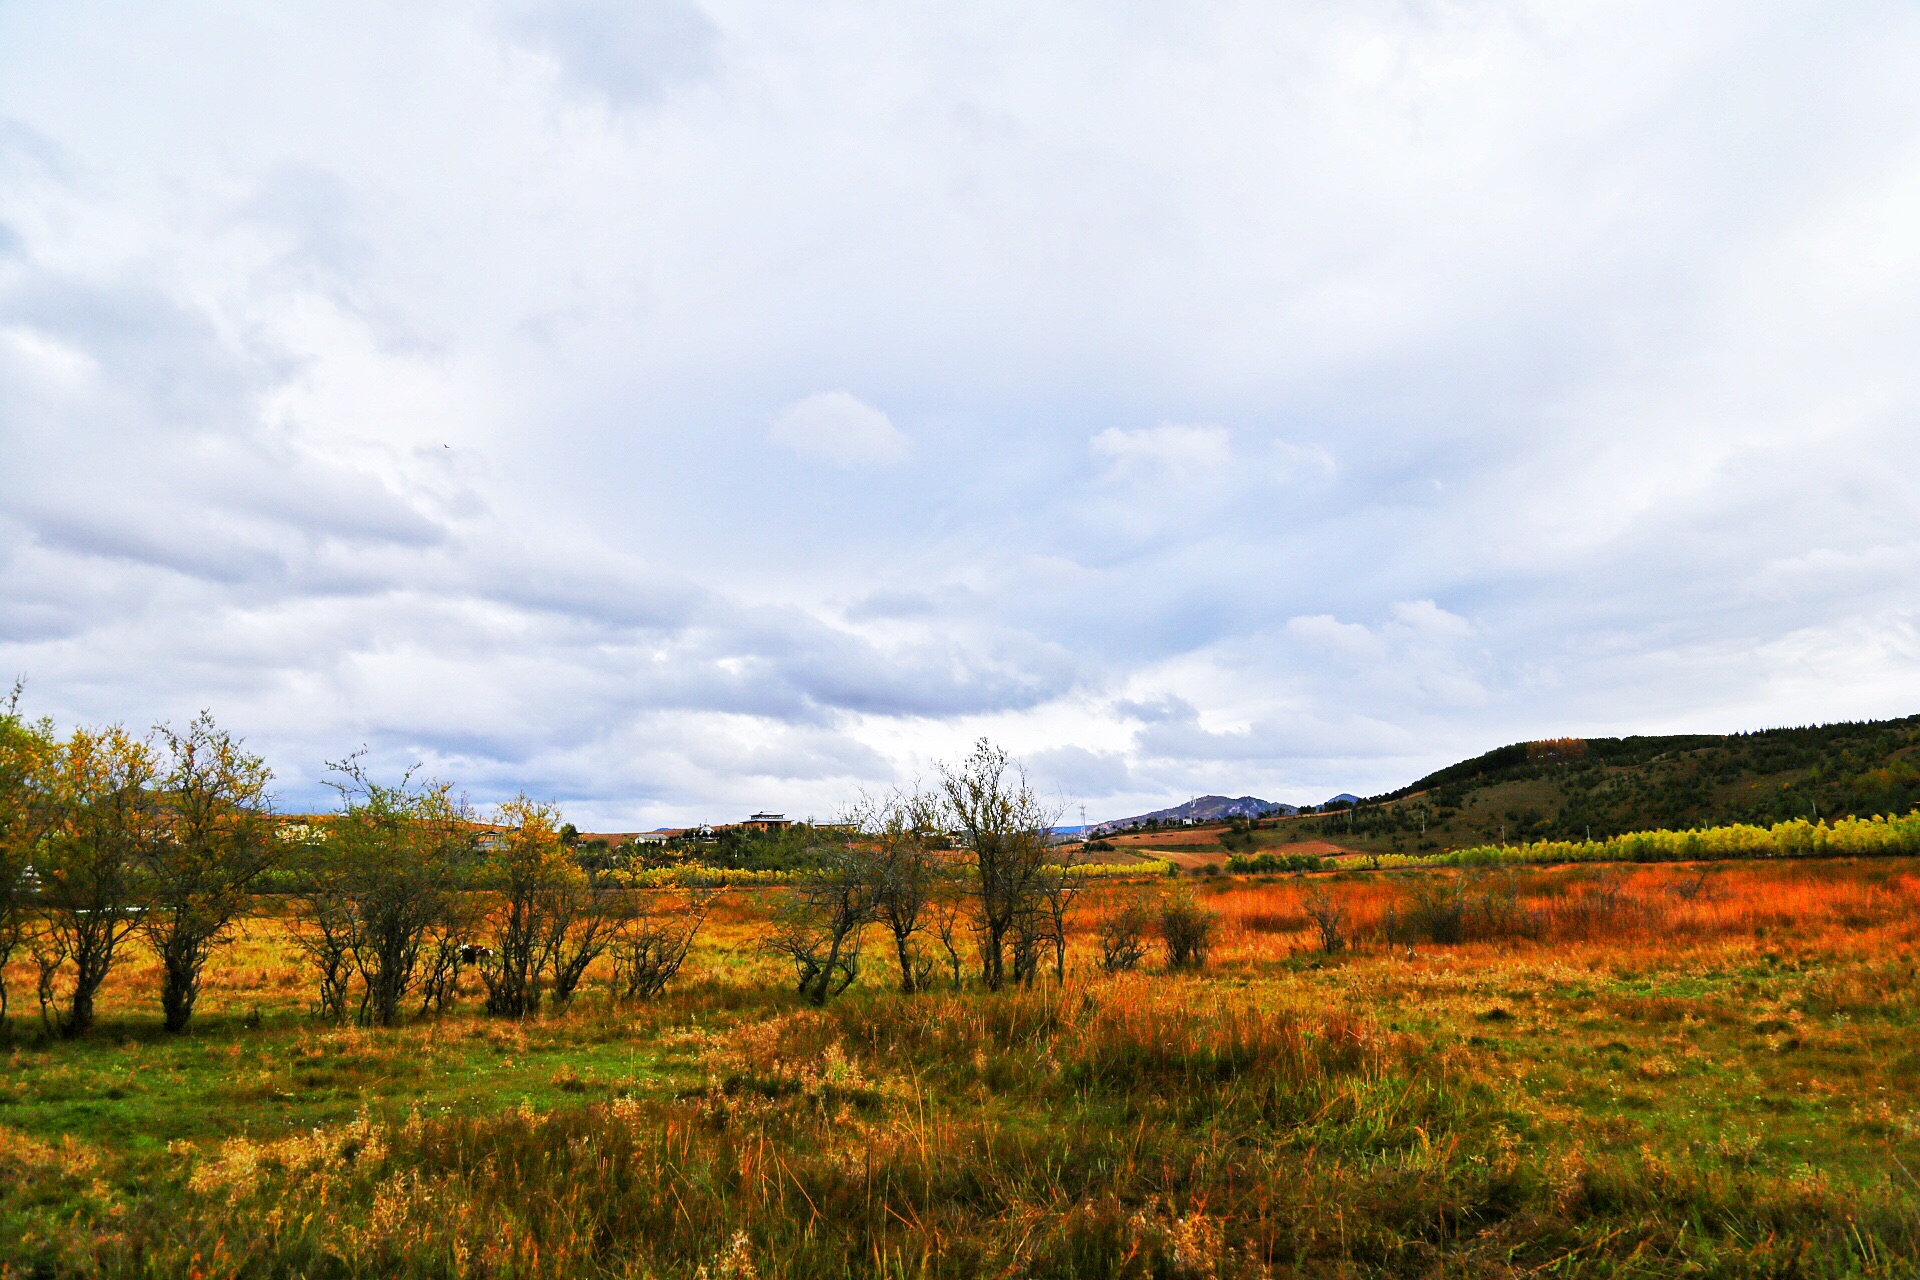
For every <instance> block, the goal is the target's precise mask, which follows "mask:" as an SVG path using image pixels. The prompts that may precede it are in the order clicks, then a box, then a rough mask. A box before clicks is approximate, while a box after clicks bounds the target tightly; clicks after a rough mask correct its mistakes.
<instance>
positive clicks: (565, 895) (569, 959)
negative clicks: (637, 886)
mask: <svg viewBox="0 0 1920 1280" xmlns="http://www.w3.org/2000/svg"><path fill="white" fill-rule="evenodd" d="M618 902H619V891H618V889H617V888H616V886H615V885H614V883H613V880H612V877H610V876H608V875H606V874H604V873H601V872H596V871H586V870H583V869H581V868H579V867H578V866H576V867H574V868H573V869H572V873H571V874H569V875H567V876H564V877H562V878H560V879H559V880H557V881H556V882H555V883H554V884H553V886H552V887H551V888H550V889H549V890H548V894H547V905H546V934H545V937H544V939H543V941H542V943H541V953H542V959H543V962H544V963H545V965H546V967H547V975H548V978H549V980H550V981H551V982H552V984H553V986H552V993H551V995H552V1000H553V1003H554V1004H555V1005H556V1006H558V1005H563V1004H565V1003H566V1002H567V1001H569V1000H571V999H573V993H574V991H575V989H577V988H578V987H579V985H580V979H581V978H583V977H585V976H586V973H587V969H588V967H589V966H591V965H592V964H593V962H594V961H595V960H598V959H599V958H600V957H601V956H602V955H605V954H606V951H607V948H608V947H610V946H612V945H613V940H614V934H615V930H616V928H617V927H618V925H619V923H620V920H619V912H618Z"/></svg>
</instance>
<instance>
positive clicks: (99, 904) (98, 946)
mask: <svg viewBox="0 0 1920 1280" xmlns="http://www.w3.org/2000/svg"><path fill="white" fill-rule="evenodd" d="M154 775H155V769H154V760H153V752H152V751H151V750H149V749H148V747H147V744H146V743H144V742H141V741H139V740H138V739H136V738H133V737H130V736H128V734H127V733H126V731H125V730H123V729H120V728H118V727H115V728H110V729H101V730H89V729H75V730H74V731H73V732H72V733H71V734H69V735H68V736H67V738H66V740H65V741H64V742H61V743H60V744H59V746H58V749H57V750H56V751H55V752H54V754H53V758H52V760H51V761H50V766H49V768H48V771H47V795H46V799H47V802H48V804H49V806H50V809H49V814H50V818H51V821H50V822H49V823H48V825H47V828H46V830H45V831H44V833H43V834H42V837H41V839H40V841H39V844H38V847H37V849H36V851H35V854H34V864H33V865H34V873H35V875H36V876H37V877H38V878H39V881H40V887H39V902H40V909H41V912H42V914H43V916H44V918H45V920H46V927H47V938H46V945H45V947H44V948H43V951H42V963H43V966H44V964H45V960H46V958H47V957H58V961H57V965H56V967H57V966H58V965H64V964H66V963H71V964H72V965H73V971H74V973H73V991H72V993H71V995H70V997H69V999H68V1002H67V1009H66V1012H65V1013H64V1014H62V1015H60V1017H59V1019H58V1026H59V1031H60V1034H62V1035H64V1036H77V1035H80V1034H81V1033H82V1032H84V1031H86V1030H87V1028H88V1027H90V1026H92V1025H93V999H94V996H95V994H96V993H97V992H98V991H99V990H100V984H101V983H103V982H105V981H106V980H107V975H108V973H110V972H111V971H112V969H113V965H114V962H115V960H116V959H117V958H118V957H119V954H120V944H121V943H122V942H124V941H126V939H127V937H128V936H129V935H130V934H132V933H133V931H134V930H135V929H137V928H138V927H139V924H140V917H141V913H142V911H143V909H144V906H145V903H144V896H145V887H146V886H145V885H144V884H143V882H142V868H143V864H144V862H145V859H146V857H147V855H148V853H149V852H150V850H151V848H152V846H153V844H154V842H155V841H156V840H157V839H158V838H159V836H160V822H159V816H158V813H157V810H156V806H155V804H154V795H153V783H154ZM50 981H51V978H50V977H49V978H47V979H45V981H43V987H44V986H45V985H46V983H48V982H50Z"/></svg>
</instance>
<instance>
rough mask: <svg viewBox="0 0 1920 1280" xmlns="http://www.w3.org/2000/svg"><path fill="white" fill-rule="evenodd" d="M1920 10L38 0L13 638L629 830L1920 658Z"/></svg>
mask: <svg viewBox="0 0 1920 1280" xmlns="http://www.w3.org/2000/svg"><path fill="white" fill-rule="evenodd" d="M1917 56H1920V17H1916V15H1915V14H1914V13H1913V12H1911V11H1910V10H1908V9H1904V8H1899V7H1893V6H1880V7H1874V6H1866V7H1858V8H1854V9H1851V10H1848V11H1847V12H1845V13H1840V12H1836V11H1835V10H1833V9H1832V8H1831V7H1827V6H1813V5H1790V4H1773V5H1752V4H1742V5H1734V4H1724V5H1712V4H1705V5H1696V6H1691V7H1687V6H1682V7H1679V8H1676V7H1674V6H1671V5H1653V4H1647V5H1641V6H1637V7H1627V8H1622V7H1621V6H1619V5H1605V6H1601V5H1592V6H1581V5H1568V4H1564V3H1554V4H1545V3H1542V4H1525V3H1492V2H1488V3H1461V4H1446V5H1411V6H1408V5H1377V6H1358V7H1356V6H1344V7H1340V6H1335V7H1328V6H1324V5H1305V4H1303V5H1295V6H1286V5H1282V6H1274V5H1245V6H1235V5H1217V6H1207V7H1203V8H1201V9H1197V10H1195V9H1188V10H1164V11H1163V10H1142V11H1138V12H1134V13H1121V12H1118V11H1115V10H1114V9H1112V7H1111V6H1092V5H1088V6H1081V7H1061V6H1054V7H1051V8H1047V9H1042V10H1038V11H1036V10H1034V9H1032V8H1031V7H1030V6H1026V7H1012V6H1008V7H1004V8H999V9H996V8H993V7H983V6H963V7H960V8H958V9H953V10H950V11H942V12H922V11H908V10H902V9H899V8H898V7H897V6H859V5H828V6H802V7H799V8H793V7H790V6H789V7H779V6H766V7H757V6H754V5H751V4H748V5H739V6H733V5H721V4H713V5H708V6H706V7H704V8H702V7H699V6H696V5H693V4H691V3H660V2H654V3H647V4H613V3H601V2H599V0H568V2H566V3H559V4H534V3H511V4H505V3H503V4H499V5H496V6H492V7H488V6H485V5H481V6H465V7H462V6H453V5H418V6H403V7H398V8H396V7H394V6H377V5H365V6H353V5H348V6H344V7H343V6H333V7H329V8H326V9H317V10H312V11H310V12H307V13H304V14H292V13H277V14H270V13H266V12H264V11H263V12H259V13H237V12H235V11H232V10H230V9H211V8H203V9H196V8H194V7H192V6H187V7H185V8H182V7H179V6H173V7H168V8H166V9H164V10H162V9H154V8H151V7H141V6H131V5H129V6H115V5H98V6H54V7H47V6H41V7H37V8H32V7H23V6H14V7H10V8H5V9H0V664H4V665H3V666H0V670H10V671H18V672H21V673H23V674H24V675H26V676H27V678H28V680H29V690H28V697H27V704H28V706H29V707H30V708H32V709H33V710H35V711H43V712H48V713H52V714H54V715H56V716H57V717H60V718H61V719H63V720H68V721H72V720H107V719H114V720H123V721H126V722H128V723H131V724H136V725H138V724H146V723H150V722H152V721H154V720H156V719H163V718H166V719H173V720H179V719H183V718H185V717H186V716H188V715H190V714H191V713H192V712H193V711H194V710H195V709H197V708H199V707H202V706H207V707H211V708H213V709H214V710H215V712H216V713H217V714H218V715H219V716H220V717H221V718H222V720H223V721H224V722H226V723H228V724H230V725H232V726H233V727H235V728H237V729H239V730H240V731H242V732H244V733H246V734H247V735H248V736H249V737H250V738H251V740H252V741H253V742H254V743H255V744H256V745H258V746H260V747H262V748H264V749H265V750H266V751H267V752H268V754H269V755H270V757H271V758H272V760H273V762H274V764H275V765H276V767H277V768H278V770H279V771H280V774H281V777H282V784H283V792H284V794H285V797H286V799H287V802H288V803H290V804H294V805H304V804H310V803H317V802H318V800H319V798H320V796H321V795H322V794H323V792H322V791H320V790H319V789H318V788H317V786H316V779H317V777H318V775H319V774H320V772H321V771H322V769H323V766H324V762H325V761H326V760H328V759H334V758H338V757H340V756H343V755H345V754H346V753H347V752H349V751H352V750H354V749H356V748H357V747H359V746H361V745H362V744H365V745H366V746H367V747H368V748H369V750H370V752H371V753H372V755H373V757H374V758H375V759H376V761H378V762H379V763H380V764H381V766H382V767H386V768H400V767H404V766H405V765H406V764H407V763H410V762H412V761H415V760H420V761H424V762H425V763H426V764H427V765H428V766H429V767H430V768H432V769H434V770H436V771H438V772H441V773H443V774H445V775H447V776H451V777H454V778H456V779H459V780H460V781H462V782H463V783H464V784H466V785H467V786H468V787H470V788H471V790H472V792H473V793H474V795H475V797H476V798H477V799H481V800H489V799H493V798H497V797H499V796H501V795H504V794H509V793H511V792H512V791H514V790H516V789H518V788H522V787H524V788H526V789H528V790H530V791H532V792H533V793H535V794H537V795H543V796H554V797H557V798H559V799H561V800H562V801H563V802H564V803H565V804H566V805H567V807H568V809H569V811H570V813H573V814H575V815H576V816H577V817H578V819H579V820H581V821H582V822H583V824H593V825H602V826H631V825H639V824H644V825H654V824H656V823H662V822H672V821H685V820H692V819H699V818H709V819H720V818H726V817H730V816H734V815H736V814H737V813H739V812H741V811H744V810H746V809H748V808H757V807H763V806H770V807H774V808H785V809H788V810H791V811H795V812H801V813H806V812H813V813H827V812H830V811H832V810H833V809H834V808H836V807H837V806H838V805H839V804H840V803H841V802H843V801H844V800H845V799H846V798H847V797H849V796H850V795H851V794H853V793H854V792H855V791H857V790H859V789H861V788H873V787H880V786H884V785H887V784H889V783H892V782H896V781H905V780H908V779H911V778H913V777H914V776H916V775H918V774H921V773H924V772H925V771H926V770H927V769H928V768H929V766H930V763H931V762H932V761H933V760H936V759H938V758H941V757H944V756H950V755H952V754H953V753H955V752H957V751H958V750H960V749H961V748H962V746H963V745H964V744H965V742H967V741H968V740H969V739H970V738H971V737H973V736H975V735H978V734H980V733H989V734H992V735H994V736H996V737H999V738H1001V739H1002V740H1004V741H1006V742H1007V743H1008V744H1009V745H1011V746H1012V747H1014V748H1015V749H1016V750H1017V751H1019V752H1021V753H1023V754H1024V755H1025V756H1026V757H1027V758H1028V760H1029V762H1030V764H1031V766H1032V768H1033V770H1034V772H1035V774H1036V776H1037V777H1038V778H1039V779H1040V780H1041V781H1042V782H1043V783H1045V784H1046V785H1047V786H1048V787H1049V788H1057V789H1058V791H1059V792H1060V794H1061V795H1062V797H1063V798H1064V799H1065V800H1066V801H1067V802H1068V803H1069V804H1077V803H1079V802H1082V801H1084V802H1085V803H1086V804H1087V806H1088V808H1089V811H1090V812H1092V813H1093V814H1094V816H1104V815H1110V814H1115V813H1119V812H1123V811H1125V812H1130V811H1134V810H1136V809H1139V808H1143V807H1148V806H1157V805H1160V804H1164V803H1167V802H1169V801H1172V800H1178V799H1182V798H1184V797H1185V796H1186V795H1188V794H1191V793H1194V792H1198V791H1218V792H1225V793H1228V794H1236V795H1237V794H1244V793H1249V792H1251V793H1254V794H1259V795H1263V796H1268V797H1272V798H1276V799H1288V800H1295V801H1299V800H1309V801H1311V800H1318V799H1321V798H1324V796H1325V795H1327V794H1330V793H1331V792H1333V791H1337V790H1354V791H1361V792H1365V791H1369V790H1374V789H1379V788H1384V787H1386V786H1390V785H1396V784H1398V783H1401V782H1404V781H1406V780H1408V779H1409V778H1411V777H1413V776H1416V775H1417V774H1418V773H1419V772H1421V771H1423V770H1425V769H1427V768H1429V767H1431V766H1433V765H1436V764H1439V763H1444V762H1446V761H1448V760H1450V759H1453V758H1456V757H1458V756H1461V755H1464V754H1468V753H1471V752H1476V751H1479V750H1484V749H1486V748H1488V747H1490V746H1493V745H1497V744H1499V743H1501V742H1506V741H1511V740H1515V739H1520V738H1529V737H1539V736H1547V735H1558V734H1566V733H1590V734H1597V733H1605V732H1619V731H1635V730H1650V731H1652V730H1680V729H1699V730H1724V729H1737V728H1745V727H1753V726H1759V725H1766V724H1776V723H1787V722H1803V721H1809V720H1826V719H1836V718H1843V717H1858V716H1880V715H1895V714H1904V713H1908V712H1911V711H1913V710H1915V709H1916V708H1915V707H1914V705H1913V696H1914V694H1913V691H1914V689H1915V687H1916V676H1917V675H1920V637H1916V631H1915V618H1916V610H1917V609H1920V589H1916V587H1915V586H1914V583H1915V582H1916V581H1920V576H1917V575H1916V572H1915V570H1916V568H1920V535H1917V534H1916V530H1917V529H1920V522H1917V521H1916V515H1920V511H1916V507H1917V506H1920V498H1916V496H1915V491H1914V487H1913V485H1912V484H1911V483H1910V482H1909V480H1908V479H1907V477H1908V476H1909V475H1910V474H1912V473H1913V471H1914V469H1915V464H1916V463H1920V421H1917V420H1916V419H1917V413H1916V411H1917V409H1920V365H1916V364H1915V363H1914V361H1913V359H1912V352H1913V351H1914V350H1915V349H1917V348H1920V234H1916V232H1915V230H1914V228H1916V227H1920V181H1917V180H1916V178H1915V174H1917V173H1920V163H1916V162H1917V161H1920V83H1916V81H1915V78H1914V77H1913V76H1912V75H1911V68H1912V66H1913V65H1914V62H1915V60H1916V57H1917Z"/></svg>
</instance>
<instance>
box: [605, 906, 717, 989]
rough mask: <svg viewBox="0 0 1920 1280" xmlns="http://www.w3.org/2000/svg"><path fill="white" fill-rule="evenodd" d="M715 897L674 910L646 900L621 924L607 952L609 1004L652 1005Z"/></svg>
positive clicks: (690, 944) (688, 948) (683, 958)
mask: <svg viewBox="0 0 1920 1280" xmlns="http://www.w3.org/2000/svg"><path fill="white" fill-rule="evenodd" d="M718 897H719V894H718V892H717V891H711V890H709V891H704V892H694V893H691V894H689V895H688V896H687V898H686V900H685V901H684V902H683V903H681V904H680V905H678V906H677V907H675V906H667V905H663V904H660V903H657V902H651V901H649V902H645V903H643V904H641V905H637V906H636V907H635V909H634V910H633V911H631V913H629V914H628V915H626V916H624V917H623V918H622V919H620V920H619V921H618V923H617V925H616V927H615V929H614V933H613V938H612V942H611V943H610V945H609V947H608V952H609V954H610V956H611V958H612V960H613V983H612V987H613V996H614V999H616V1000H651V999H653V998H654V997H655V996H657V995H659V994H660V993H661V992H662V991H664V990H666V988H667V984H668V983H669V982H671V981H673V978H674V975H675V974H677V973H679V972H680V966H681V965H683V964H685V963H686V959H687V953H688V952H690V951H692V950H693V942H694V939H695V938H696V937H698V936H699V933H700V926H701V925H703V924H705V923H706V919H707V913H708V912H709V911H711V910H712V909H713V904H714V901H715V900H716V899H717V898H718Z"/></svg>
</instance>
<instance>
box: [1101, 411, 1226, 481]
mask: <svg viewBox="0 0 1920 1280" xmlns="http://www.w3.org/2000/svg"><path fill="white" fill-rule="evenodd" d="M1088 448H1089V449H1091V450H1092V451H1093V456H1094V457H1095V458H1096V459H1098V460H1099V461H1100V463H1101V464H1102V469H1103V473H1104V475H1105V476H1106V478H1108V479H1109V480H1123V481H1130V482H1134V483H1162V482H1166V481H1191V480H1200V479H1205V478H1207V477H1210V476H1214V475H1218V474H1220V473H1221V472H1223V471H1225V470H1226V469H1227V468H1228V467H1230V466H1231V465H1232V464H1233V437H1232V436H1231V435H1230V434H1229V433H1228V432H1227V429H1226V428H1225V427H1214V426H1183V425H1179V424H1175V423H1165V424H1162V425H1161V426H1157V427H1140V428H1137V429H1135V430H1131V431H1129V430H1125V429H1123V428H1120V427H1108V428H1107V429H1106V430H1105V431H1102V432H1100V433H1099V434H1098V435H1096V436H1094V437H1093V439H1092V440H1090V441H1089V442H1088Z"/></svg>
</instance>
